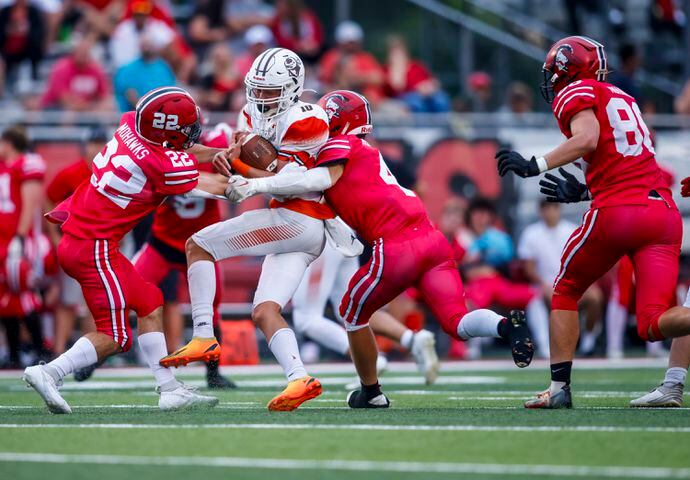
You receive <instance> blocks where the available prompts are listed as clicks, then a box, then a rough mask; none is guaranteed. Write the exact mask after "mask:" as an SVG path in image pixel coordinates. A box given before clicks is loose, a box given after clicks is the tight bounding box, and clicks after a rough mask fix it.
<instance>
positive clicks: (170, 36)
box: [110, 0, 175, 67]
mask: <svg viewBox="0 0 690 480" xmlns="http://www.w3.org/2000/svg"><path fill="white" fill-rule="evenodd" d="M153 7H154V5H153V2H152V1H151V0H134V1H133V2H132V3H131V10H132V17H131V18H126V19H124V20H123V21H121V22H120V23H119V24H118V25H117V27H115V31H113V34H112V36H111V38H110V57H111V59H112V61H113V64H114V66H115V67H121V66H122V65H125V64H127V63H130V62H132V61H133V60H135V59H136V58H138V57H139V56H140V54H141V53H142V52H141V51H140V46H141V44H142V42H141V39H142V37H144V36H146V38H147V43H148V44H150V45H151V47H152V48H154V49H155V50H156V51H157V52H162V51H163V50H164V49H166V48H170V47H171V45H172V43H173V41H174V40H175V30H174V29H173V28H172V27H171V26H170V25H168V23H166V22H165V21H164V20H162V19H159V18H155V17H154V16H153V15H151V14H152V12H153Z"/></svg>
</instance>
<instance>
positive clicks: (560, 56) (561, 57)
mask: <svg viewBox="0 0 690 480" xmlns="http://www.w3.org/2000/svg"><path fill="white" fill-rule="evenodd" d="M565 52H568V53H570V54H572V53H573V47H571V46H570V45H568V44H567V43H566V44H565V45H561V46H560V47H558V51H557V52H556V58H555V64H556V68H557V69H558V70H561V71H563V72H567V71H568V62H569V61H568V57H567V56H566V54H565Z"/></svg>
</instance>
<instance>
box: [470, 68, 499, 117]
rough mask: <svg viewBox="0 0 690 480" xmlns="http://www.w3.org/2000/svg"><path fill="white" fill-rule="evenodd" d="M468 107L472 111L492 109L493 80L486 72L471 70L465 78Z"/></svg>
mask: <svg viewBox="0 0 690 480" xmlns="http://www.w3.org/2000/svg"><path fill="white" fill-rule="evenodd" d="M467 87H468V89H469V105H468V106H469V108H470V110H472V111H473V112H489V111H492V110H494V100H493V88H492V87H493V82H492V80H491V77H490V76H489V74H488V73H486V72H472V73H471V74H470V75H469V77H468V78H467Z"/></svg>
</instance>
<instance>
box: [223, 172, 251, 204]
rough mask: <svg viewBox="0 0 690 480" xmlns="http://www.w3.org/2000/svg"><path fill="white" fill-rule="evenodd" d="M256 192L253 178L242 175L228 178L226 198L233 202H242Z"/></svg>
mask: <svg viewBox="0 0 690 480" xmlns="http://www.w3.org/2000/svg"><path fill="white" fill-rule="evenodd" d="M255 194H256V190H255V189H254V185H253V182H252V179H250V178H244V177H243V176H242V175H233V176H231V177H230V180H228V187H227V188H226V189H225V198H227V199H228V200H230V201H231V202H235V203H240V202H241V201H242V200H245V199H247V198H249V197H251V196H252V195H255Z"/></svg>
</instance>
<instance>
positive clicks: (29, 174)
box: [21, 153, 46, 182]
mask: <svg viewBox="0 0 690 480" xmlns="http://www.w3.org/2000/svg"><path fill="white" fill-rule="evenodd" d="M45 174H46V163H45V162H44V161H43V157H41V156H40V155H38V154H36V153H27V154H26V155H24V161H23V162H22V166H21V180H22V182H26V181H29V180H37V181H39V182H40V181H43V178H44V177H45Z"/></svg>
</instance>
